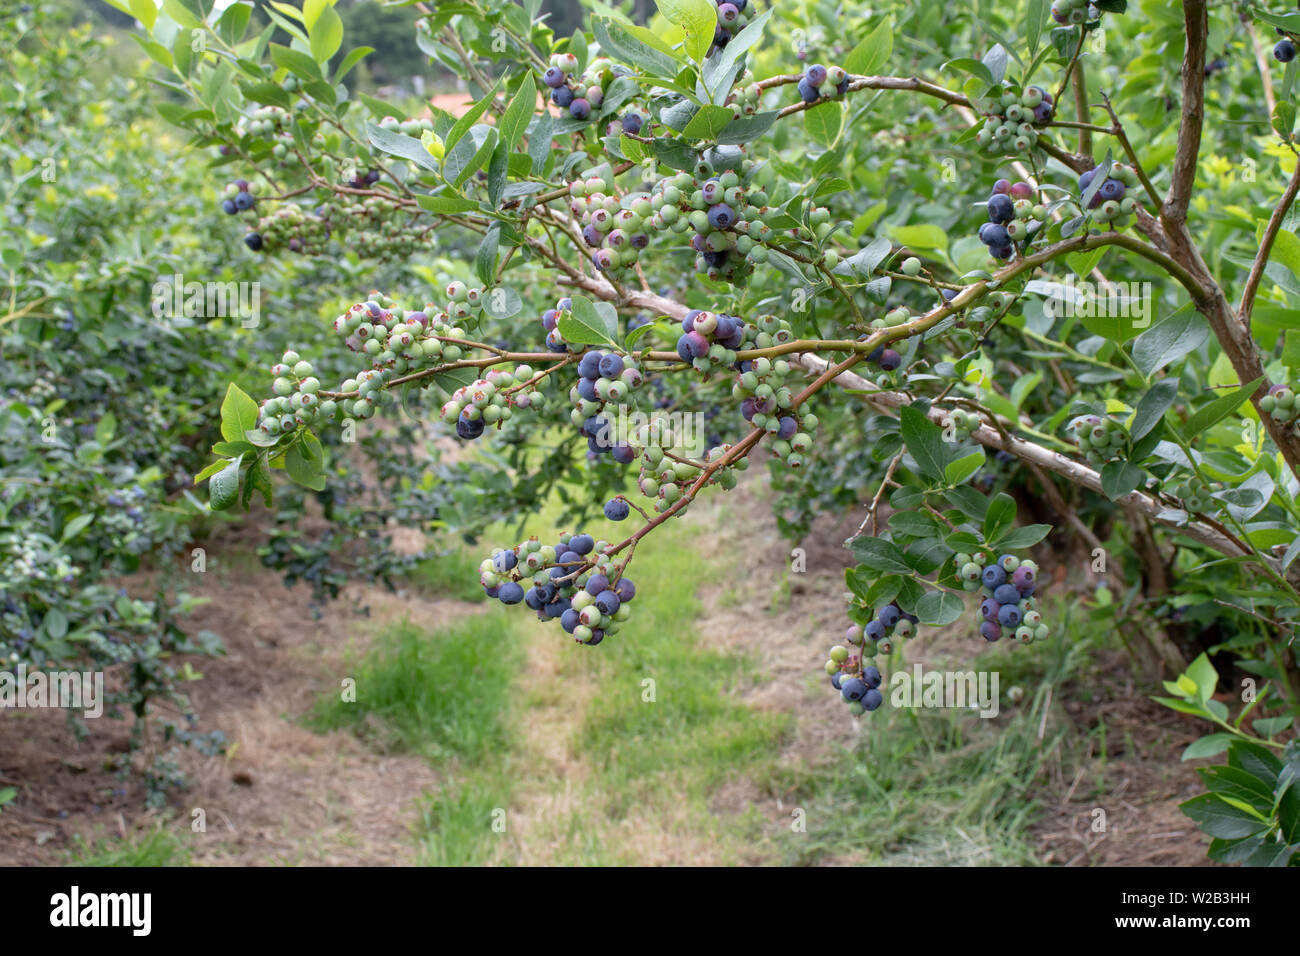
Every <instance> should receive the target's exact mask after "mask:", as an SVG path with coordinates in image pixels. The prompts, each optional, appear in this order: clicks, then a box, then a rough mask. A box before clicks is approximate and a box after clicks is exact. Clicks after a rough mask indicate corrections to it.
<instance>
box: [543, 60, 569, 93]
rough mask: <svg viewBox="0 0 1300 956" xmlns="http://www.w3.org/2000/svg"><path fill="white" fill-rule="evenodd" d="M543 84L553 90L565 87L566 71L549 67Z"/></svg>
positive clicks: (544, 75)
mask: <svg viewBox="0 0 1300 956" xmlns="http://www.w3.org/2000/svg"><path fill="white" fill-rule="evenodd" d="M542 82H543V83H545V84H546V85H547V86H549V87H550V88H551V89H556V88H558V87H561V86H563V85H564V71H563V70H561V69H560V68H559V67H558V66H552V67H548V68H547V70H546V72H545V73H543V74H542Z"/></svg>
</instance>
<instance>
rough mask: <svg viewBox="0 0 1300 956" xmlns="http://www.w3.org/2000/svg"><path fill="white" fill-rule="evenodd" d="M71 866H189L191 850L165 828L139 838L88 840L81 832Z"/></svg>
mask: <svg viewBox="0 0 1300 956" xmlns="http://www.w3.org/2000/svg"><path fill="white" fill-rule="evenodd" d="M72 842H73V849H72V850H71V851H69V853H68V857H67V860H66V863H65V865H67V866H188V865H189V862H190V851H189V849H188V848H187V847H185V846H184V845H183V844H182V843H181V840H180V837H178V836H176V835H175V834H174V833H170V832H168V831H166V830H163V829H157V830H153V831H151V832H149V833H147V834H145V835H143V836H141V837H139V838H137V839H122V838H113V839H100V840H96V841H95V842H94V843H87V842H86V841H85V839H83V838H82V837H81V836H80V835H77V836H74V837H73V838H72Z"/></svg>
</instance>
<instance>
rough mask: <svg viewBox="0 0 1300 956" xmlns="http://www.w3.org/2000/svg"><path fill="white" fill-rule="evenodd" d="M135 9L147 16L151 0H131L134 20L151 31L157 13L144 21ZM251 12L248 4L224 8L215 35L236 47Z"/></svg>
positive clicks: (151, 3) (251, 9) (241, 37)
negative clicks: (224, 10)
mask: <svg viewBox="0 0 1300 956" xmlns="http://www.w3.org/2000/svg"><path fill="white" fill-rule="evenodd" d="M137 8H139V10H140V12H144V13H145V14H146V15H147V14H148V10H147V9H145V8H153V2H152V0H132V2H131V12H132V13H135V14H136V19H137V20H139V21H140V22H141V23H142V24H143V25H144V28H145V29H146V30H151V29H153V20H154V19H155V18H156V17H157V15H158V11H157V10H156V9H154V10H153V16H152V17H150V18H149V19H148V20H147V21H146V19H145V18H144V17H142V16H140V12H137ZM252 12H253V7H252V6H251V5H250V4H247V3H232V4H231V5H230V6H228V7H227V8H226V12H225V13H223V14H222V15H221V19H220V20H218V21H217V34H218V35H219V36H220V37H221V39H223V40H225V41H226V42H227V43H228V44H230V45H231V46H237V45H238V44H239V41H240V40H242V39H243V38H244V30H246V29H247V28H248V18H249V16H250V15H251V14H252Z"/></svg>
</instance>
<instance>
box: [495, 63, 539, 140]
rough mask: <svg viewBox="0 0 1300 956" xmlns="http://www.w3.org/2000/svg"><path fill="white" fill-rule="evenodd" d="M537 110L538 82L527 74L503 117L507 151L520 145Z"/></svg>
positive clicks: (531, 75)
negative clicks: (529, 121)
mask: <svg viewBox="0 0 1300 956" xmlns="http://www.w3.org/2000/svg"><path fill="white" fill-rule="evenodd" d="M536 109H537V82H536V81H535V80H534V79H533V74H532V73H525V74H524V82H523V83H522V84H520V86H519V90H518V92H516V93H515V96H514V99H512V100H511V101H510V105H509V106H507V107H506V112H505V115H504V116H502V117H501V142H503V143H505V145H506V149H507V150H512V149H514V148H515V147H516V146H517V145H519V140H520V139H522V138H523V135H524V130H525V129H527V128H528V120H529V119H530V118H531V117H532V115H533V112H534V110H536Z"/></svg>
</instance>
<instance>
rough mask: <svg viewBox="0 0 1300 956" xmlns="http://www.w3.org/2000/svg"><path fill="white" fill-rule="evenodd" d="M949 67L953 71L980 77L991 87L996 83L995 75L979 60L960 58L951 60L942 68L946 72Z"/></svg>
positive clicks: (966, 57)
mask: <svg viewBox="0 0 1300 956" xmlns="http://www.w3.org/2000/svg"><path fill="white" fill-rule="evenodd" d="M948 67H952V68H953V69H957V70H961V71H962V72H963V73H969V74H970V75H971V76H975V77H978V78H979V79H981V80H983V81H984V82H985V83H987V84H988V85H989V86H992V85H993V83H994V80H993V74H992V73H990V72H989V68H988V67H987V66H985V65H984V64H983V63H981V62H980V61H979V60H975V59H972V58H971V57H968V56H959V57H957V59H955V60H949V61H948V62H947V63H945V64H944V65H943V67H942V68H943V69H945V70H946V69H947V68H948Z"/></svg>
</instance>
